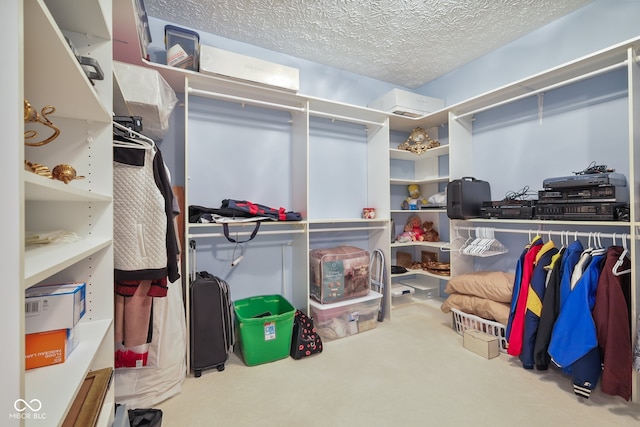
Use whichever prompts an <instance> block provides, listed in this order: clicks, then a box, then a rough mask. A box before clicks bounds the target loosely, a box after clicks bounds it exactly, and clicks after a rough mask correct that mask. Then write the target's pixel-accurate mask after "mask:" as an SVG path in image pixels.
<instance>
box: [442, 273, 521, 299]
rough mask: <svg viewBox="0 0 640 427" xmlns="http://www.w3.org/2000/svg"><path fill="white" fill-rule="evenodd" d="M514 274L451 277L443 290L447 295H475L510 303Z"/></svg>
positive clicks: (472, 274) (473, 274)
mask: <svg viewBox="0 0 640 427" xmlns="http://www.w3.org/2000/svg"><path fill="white" fill-rule="evenodd" d="M514 280H515V274H513V273H505V272H504V271H478V272H476V273H469V274H461V275H459V276H455V277H452V278H451V280H449V282H448V283H447V286H446V287H445V288H444V291H445V292H446V293H447V294H455V293H458V294H465V295H475V296H477V297H481V298H486V299H490V300H493V301H498V302H508V303H510V302H511V294H512V293H513V281H514Z"/></svg>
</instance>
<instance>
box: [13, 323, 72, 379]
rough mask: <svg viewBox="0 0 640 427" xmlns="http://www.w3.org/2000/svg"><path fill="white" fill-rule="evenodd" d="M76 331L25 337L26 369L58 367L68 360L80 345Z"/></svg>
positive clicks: (44, 333) (47, 332)
mask: <svg viewBox="0 0 640 427" xmlns="http://www.w3.org/2000/svg"><path fill="white" fill-rule="evenodd" d="M76 329H77V328H71V329H58V330H55V331H46V332H38V333H35V334H27V335H25V339H24V355H25V362H24V367H25V369H33V368H40V367H42V366H49V365H56V364H58V363H63V362H64V361H65V360H67V358H68V357H69V355H70V354H71V352H72V351H73V349H74V348H75V347H76V345H77V344H78V337H77V331H76Z"/></svg>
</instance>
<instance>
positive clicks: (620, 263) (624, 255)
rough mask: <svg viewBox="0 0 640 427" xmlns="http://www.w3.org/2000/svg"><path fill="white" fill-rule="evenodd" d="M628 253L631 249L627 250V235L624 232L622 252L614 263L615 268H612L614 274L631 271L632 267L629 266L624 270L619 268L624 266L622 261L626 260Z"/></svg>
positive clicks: (618, 274) (620, 274) (619, 274)
mask: <svg viewBox="0 0 640 427" xmlns="http://www.w3.org/2000/svg"><path fill="white" fill-rule="evenodd" d="M627 253H629V251H628V250H627V235H626V234H625V233H623V234H622V253H621V254H620V256H619V257H618V260H617V261H616V263H615V264H614V265H613V268H612V269H611V272H612V273H613V275H614V276H622V275H623V274H628V273H631V268H628V269H626V270H622V271H620V270H619V268H620V267H621V266H622V263H623V262H624V259H625V257H626V256H627Z"/></svg>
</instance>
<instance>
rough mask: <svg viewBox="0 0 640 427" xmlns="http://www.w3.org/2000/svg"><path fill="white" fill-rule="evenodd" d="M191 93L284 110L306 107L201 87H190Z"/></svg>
mask: <svg viewBox="0 0 640 427" xmlns="http://www.w3.org/2000/svg"><path fill="white" fill-rule="evenodd" d="M188 90H189V93H190V94H194V95H197V96H203V97H206V98H216V99H224V100H228V101H235V102H239V103H241V104H245V103H246V104H252V105H259V106H261V107H269V108H273V109H276V110H284V111H298V112H304V111H305V109H304V108H302V107H294V106H292V105H285V104H276V103H274V102H267V101H260V100H257V99H251V98H243V97H241V96H234V95H225V94H223V93H217V92H209V91H206V90H201V89H194V88H191V87H190V88H189V89H188Z"/></svg>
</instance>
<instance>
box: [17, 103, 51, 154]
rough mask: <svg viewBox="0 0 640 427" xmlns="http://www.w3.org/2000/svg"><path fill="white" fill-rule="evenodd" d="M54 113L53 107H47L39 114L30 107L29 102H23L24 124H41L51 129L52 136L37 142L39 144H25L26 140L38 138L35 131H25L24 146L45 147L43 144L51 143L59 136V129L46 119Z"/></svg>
mask: <svg viewBox="0 0 640 427" xmlns="http://www.w3.org/2000/svg"><path fill="white" fill-rule="evenodd" d="M55 112H56V109H55V107H54V106H52V105H47V106H46V107H44V108H43V109H42V110H40V113H38V112H37V111H36V110H35V109H34V108H33V107H32V106H31V104H30V103H29V101H27V100H26V99H25V100H24V122H25V123H29V122H37V123H42V124H43V125H45V126H46V127H48V128H51V129H53V135H51V136H50V137H49V138H47V139H43V140H42V141H39V142H27V139H32V138H35V137H36V136H38V132H36V131H35V130H26V131H24V139H25V141H24V144H25V145H28V146H29V147H39V146H41V145H45V144H48V143H50V142H51V141H53V140H54V139H56V138H57V137H58V135H60V129H58V128H57V127H56V126H55V125H54V124H53V123H52V122H51V121H50V120H49V119H48V118H47V116H48V115H49V114H53V113H55Z"/></svg>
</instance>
